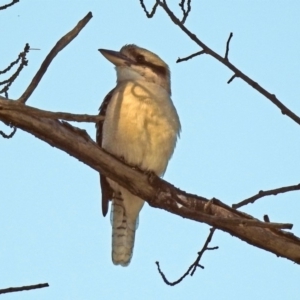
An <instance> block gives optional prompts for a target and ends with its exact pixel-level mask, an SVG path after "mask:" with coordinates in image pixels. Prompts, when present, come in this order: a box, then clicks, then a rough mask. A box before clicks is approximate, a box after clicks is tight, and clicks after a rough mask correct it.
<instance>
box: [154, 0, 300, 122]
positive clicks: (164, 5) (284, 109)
mask: <svg viewBox="0 0 300 300" xmlns="http://www.w3.org/2000/svg"><path fill="white" fill-rule="evenodd" d="M159 5H160V6H161V7H162V8H163V9H164V10H165V12H166V13H167V14H168V16H169V17H170V19H171V20H172V22H173V23H174V24H175V25H177V26H178V27H179V28H180V29H181V30H182V31H183V32H184V33H185V34H186V35H187V36H189V37H190V38H191V40H193V41H194V42H195V43H196V44H197V45H198V46H200V47H201V48H202V49H203V50H204V51H205V53H206V54H209V55H211V56H212V57H214V58H215V59H217V60H218V61H219V62H221V63H222V64H224V65H225V66H226V67H228V68H229V69H230V70H232V71H233V72H234V76H233V77H232V78H231V79H230V80H229V82H228V83H230V82H231V81H232V80H233V79H234V78H235V77H240V78H241V79H242V80H244V81H245V82H246V83H248V84H249V85H250V86H251V87H253V88H254V89H255V90H257V91H258V92H259V93H260V94H262V95H263V96H265V97H266V98H267V99H269V100H270V101H271V102H272V103H273V104H274V105H276V106H277V107H278V108H279V109H280V110H281V113H282V114H283V115H287V116H288V117H290V118H291V119H292V120H293V121H295V122H296V123H297V124H298V125H300V117H299V116H297V115H296V114H295V113H293V112H292V111H291V110H290V109H289V108H287V107H286V106H285V105H284V104H283V103H282V102H281V101H279V100H278V98H277V97H276V96H275V95H274V94H271V93H270V92H268V91H267V90H266V89H264V88H263V87H262V86H261V85H259V84H258V83H257V82H255V81H254V80H252V79H251V78H250V77H248V76H247V75H245V74H244V73H243V72H242V71H240V70H239V69H238V68H237V67H235V66H234V65H233V64H231V63H230V62H229V61H228V60H226V59H225V58H224V57H222V56H220V55H219V54H217V53H216V52H214V51H213V50H212V49H210V48H209V47H208V46H207V45H206V44H204V43H203V42H202V41H201V40H200V39H198V38H197V36H196V35H195V34H193V33H192V32H191V31H189V30H188V29H187V28H186V27H185V26H184V24H182V22H181V21H180V20H179V19H178V18H177V17H176V16H175V15H174V14H173V12H172V11H171V10H170V9H169V7H168V5H167V3H166V1H165V0H162V1H159Z"/></svg>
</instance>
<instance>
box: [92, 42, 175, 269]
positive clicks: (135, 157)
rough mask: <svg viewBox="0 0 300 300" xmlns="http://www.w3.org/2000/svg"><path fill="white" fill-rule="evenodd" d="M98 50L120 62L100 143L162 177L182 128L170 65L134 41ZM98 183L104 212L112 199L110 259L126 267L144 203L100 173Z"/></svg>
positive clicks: (99, 126) (104, 106)
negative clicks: (172, 98)
mask: <svg viewBox="0 0 300 300" xmlns="http://www.w3.org/2000/svg"><path fill="white" fill-rule="evenodd" d="M99 51H100V52H101V54H102V55H103V56H104V57H105V58H106V59H108V60H109V61H110V62H111V63H113V64H114V65H115V66H116V71H117V84H116V87H115V88H114V89H112V90H111V91H110V92H109V93H108V94H107V96H106V97H105V98H104V101H103V103H102V104H101V106H100V113H99V114H100V115H101V116H104V117H105V118H104V120H103V121H101V122H100V123H98V124H97V143H98V144H99V145H100V146H101V147H102V148H103V149H105V150H106V151H107V152H109V153H111V154H113V155H114V156H117V157H118V158H120V159H122V160H123V161H124V162H126V163H127V164H128V165H130V166H133V167H138V168H139V169H141V170H143V171H149V172H154V173H155V174H157V175H158V176H161V175H163V174H164V172H165V170H166V168H167V164H168V161H169V159H170V157H171V156H172V153H173V151H174V148H175V145H176V140H177V137H178V135H179V131H180V122H179V118H178V115H177V112H176V109H175V107H174V105H173V102H172V100H171V86H170V71H169V67H168V65H167V64H166V63H165V62H164V61H163V60H162V59H161V58H160V57H159V56H157V55H156V54H154V53H153V52H150V51H149V50H146V49H144V48H140V47H138V46H136V45H125V46H124V47H122V48H121V50H120V51H119V52H117V51H111V50H105V49H99ZM100 184H101V189H102V213H103V215H104V216H105V215H106V214H107V211H108V203H109V201H110V200H112V261H113V263H114V264H115V265H122V266H127V265H128V264H129V263H130V260H131V257H132V252H133V246H134V237H135V230H136V228H137V222H138V215H139V212H140V210H141V208H142V206H143V204H144V201H143V200H142V199H141V198H139V197H137V196H135V195H133V194H132V193H130V192H129V191H128V190H127V189H125V188H123V187H122V186H120V185H119V184H117V183H116V182H114V181H112V180H110V179H109V178H106V177H104V176H103V175H101V174H100Z"/></svg>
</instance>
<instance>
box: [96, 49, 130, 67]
mask: <svg viewBox="0 0 300 300" xmlns="http://www.w3.org/2000/svg"><path fill="white" fill-rule="evenodd" d="M99 51H100V53H101V54H102V55H103V56H104V57H105V58H106V59H108V60H109V61H110V62H111V63H113V64H114V65H115V66H117V67H118V66H124V65H127V66H128V65H131V64H133V63H134V61H133V60H132V59H130V58H128V57H127V56H125V55H124V54H122V53H121V52H117V51H112V50H107V49H99Z"/></svg>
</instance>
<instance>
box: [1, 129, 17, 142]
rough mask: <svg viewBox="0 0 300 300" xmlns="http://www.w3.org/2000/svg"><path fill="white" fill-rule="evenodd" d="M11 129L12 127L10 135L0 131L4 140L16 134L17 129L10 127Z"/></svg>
mask: <svg viewBox="0 0 300 300" xmlns="http://www.w3.org/2000/svg"><path fill="white" fill-rule="evenodd" d="M11 127H13V131H12V132H11V133H10V134H6V133H4V132H3V131H2V130H0V135H1V136H2V137H3V138H4V139H11V138H12V137H13V136H14V135H15V133H16V132H17V127H14V126H11Z"/></svg>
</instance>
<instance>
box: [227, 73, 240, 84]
mask: <svg viewBox="0 0 300 300" xmlns="http://www.w3.org/2000/svg"><path fill="white" fill-rule="evenodd" d="M236 77H238V76H237V75H236V74H233V75H232V76H231V77H230V78H229V80H228V81H227V83H228V84H229V83H231V82H232V81H233V79H234V78H236Z"/></svg>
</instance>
